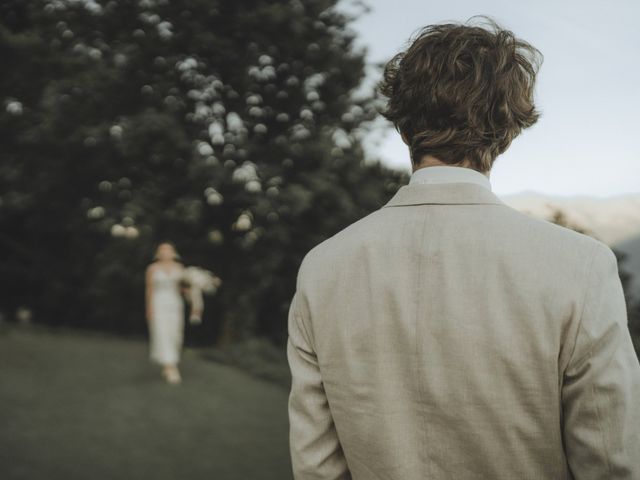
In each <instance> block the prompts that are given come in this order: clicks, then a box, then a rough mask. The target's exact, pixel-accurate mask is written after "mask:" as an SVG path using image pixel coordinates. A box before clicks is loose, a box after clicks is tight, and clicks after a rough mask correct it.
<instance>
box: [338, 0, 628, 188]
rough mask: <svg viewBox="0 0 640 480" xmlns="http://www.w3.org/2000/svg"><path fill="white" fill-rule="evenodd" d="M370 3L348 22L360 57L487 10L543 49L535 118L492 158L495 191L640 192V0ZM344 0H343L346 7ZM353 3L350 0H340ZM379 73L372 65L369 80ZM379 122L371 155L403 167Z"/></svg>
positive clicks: (403, 158) (391, 136) (377, 55)
mask: <svg viewBox="0 0 640 480" xmlns="http://www.w3.org/2000/svg"><path fill="white" fill-rule="evenodd" d="M365 3H366V4H367V5H369V6H370V7H371V8H372V11H371V12H369V13H367V14H365V15H362V16H360V17H359V19H358V20H357V21H356V22H355V23H353V24H352V25H351V26H352V28H353V29H355V30H356V31H357V32H358V34H359V41H358V44H357V45H358V46H360V47H364V46H366V48H367V49H368V57H367V58H368V62H369V63H370V64H373V63H376V62H382V61H387V60H388V59H390V58H391V57H392V56H393V55H394V54H395V53H396V52H398V51H400V50H401V49H403V47H405V42H406V40H407V39H408V38H409V36H410V35H411V34H412V33H414V32H415V31H416V30H417V29H419V28H420V27H422V26H424V25H428V24H432V23H441V22H444V21H465V20H467V19H468V18H469V17H471V16H473V15H479V14H484V15H489V16H491V17H493V18H494V19H495V20H496V21H498V23H500V24H501V25H502V26H503V27H505V28H507V29H509V30H511V31H513V32H514V33H515V34H516V36H518V37H520V38H523V39H524V40H527V41H528V42H530V43H531V44H533V45H534V46H535V47H537V48H538V49H539V50H540V51H541V52H542V53H543V55H544V63H543V65H542V69H541V71H540V74H539V76H538V82H537V87H536V104H537V106H538V109H539V110H540V111H541V112H542V116H541V118H540V120H538V123H537V124H536V125H534V126H533V127H531V128H529V129H527V130H525V131H523V133H522V134H521V135H520V136H519V137H518V138H516V139H515V140H514V141H513V143H512V144H511V147H510V148H509V150H508V151H507V152H506V153H504V154H503V155H501V156H500V157H498V159H497V161H496V163H495V164H494V168H493V171H492V174H491V181H492V185H493V190H494V192H496V193H497V194H511V193H518V192H523V191H536V192H541V193H547V194H553V195H592V196H611V195H619V194H625V193H640V143H639V139H640V120H639V119H640V24H639V23H638V22H639V19H640V1H638V0H612V1H610V2H602V1H594V0H579V1H578V0H565V1H562V2H558V1H551V0H536V1H531V0H529V1H521V2H514V1H507V0H486V1H483V2H477V1H471V0H447V1H438V2H430V1H425V0H393V1H389V0H366V1H365ZM348 5H351V6H349V7H348ZM343 6H344V8H347V7H348V8H349V9H351V10H353V8H354V7H353V2H352V3H349V0H344V3H343ZM379 77H380V73H378V72H376V71H375V70H374V69H373V68H370V76H369V80H368V83H369V84H372V82H373V81H376V80H379ZM380 123H381V125H382V128H381V129H380V130H379V131H376V132H375V133H374V134H373V135H371V137H370V139H369V140H368V141H367V149H368V151H369V152H370V153H369V154H370V156H373V157H379V158H382V159H383V160H384V161H385V162H386V163H388V164H390V165H393V166H395V167H397V168H402V169H406V170H409V154H408V151H407V148H406V146H405V145H404V143H402V141H401V140H400V137H399V135H398V134H397V133H396V132H395V131H394V130H393V129H390V128H388V125H390V124H389V123H388V122H387V121H386V120H383V119H380Z"/></svg>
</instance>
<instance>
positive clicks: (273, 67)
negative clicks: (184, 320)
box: [0, 0, 406, 342]
mask: <svg viewBox="0 0 640 480" xmlns="http://www.w3.org/2000/svg"><path fill="white" fill-rule="evenodd" d="M352 19H353V18H351V17H349V16H347V15H346V14H344V13H341V12H339V11H338V9H337V8H336V1H335V0H312V1H305V2H302V1H296V0H292V1H277V2H273V1H265V0H241V1H234V0H224V1H222V0H221V1H212V0H186V1H182V2H169V1H168V0H138V1H133V0H111V1H104V2H97V1H94V0H29V1H13V2H8V3H7V2H5V3H3V5H2V7H0V53H1V54H2V58H3V59H5V62H6V63H7V64H11V65H12V66H13V67H12V68H11V69H10V70H7V71H6V72H4V73H3V75H2V77H1V78H0V88H1V91H2V92H3V93H2V101H3V102H4V103H3V106H4V109H3V111H2V112H0V132H1V133H0V140H1V141H2V142H3V146H4V148H3V149H2V151H1V152H0V160H1V162H2V163H1V165H2V166H1V167H0V188H1V191H2V192H4V193H3V194H2V197H1V202H2V203H0V230H1V231H2V232H5V233H3V234H2V236H0V244H1V245H2V247H3V250H4V252H5V256H6V257H5V259H4V261H3V262H2V267H1V268H2V272H0V273H1V274H2V280H0V281H1V282H2V285H0V288H3V289H4V291H5V292H9V293H10V295H8V296H7V298H6V299H4V300H3V301H2V304H1V305H0V308H2V309H4V310H7V311H11V310H14V309H15V308H17V307H18V306H20V305H26V306H28V307H30V308H32V309H33V310H34V313H35V318H36V320H37V321H41V322H46V323H51V324H69V325H73V326H81V327H89V328H102V329H111V330H116V331H124V332H132V331H142V329H143V328H144V322H143V312H142V308H143V294H142V282H143V271H144V267H145V264H146V263H147V262H148V261H149V260H150V256H151V253H152V250H153V247H154V246H155V244H156V243H157V242H159V241H161V240H164V239H170V240H172V241H174V242H175V243H176V244H177V246H178V249H179V250H180V251H181V252H182V253H183V255H184V258H185V260H186V262H187V263H189V264H198V265H201V266H203V267H205V268H210V269H212V270H214V271H215V272H216V273H217V274H218V275H219V276H221V277H222V279H223V281H224V284H223V287H222V288H221V289H220V291H219V295H218V296H217V297H216V298H214V299H213V300H212V301H210V303H209V304H208V305H207V309H206V310H207V312H208V315H209V316H211V314H212V313H213V314H215V319H216V320H219V322H218V323H221V324H223V325H224V327H223V331H224V332H225V334H224V337H225V338H227V339H234V338H239V337H242V336H245V335H252V334H262V335H267V336H269V337H271V338H273V339H274V340H277V341H280V342H283V341H284V338H285V337H286V312H287V309H288V305H289V301H290V299H291V296H292V295H293V289H294V287H295V273H296V271H297V268H298V265H299V263H300V261H301V258H302V256H303V255H304V253H306V251H308V250H309V249H310V248H311V247H312V246H314V245H315V244H317V243H318V242H320V241H322V240H323V239H325V238H326V237H327V236H330V235H332V234H333V233H335V232H337V231H338V230H339V229H341V228H343V227H344V226H346V225H348V224H349V223H351V222H353V221H355V220H356V219H358V218H360V217H362V216H364V215H366V214H367V213H369V212H370V211H372V210H374V209H376V208H378V207H379V206H381V205H382V204H383V203H384V202H385V201H386V200H387V199H388V197H389V196H390V194H391V193H392V192H394V191H395V190H396V189H397V187H398V186H399V185H400V184H402V183H404V182H406V174H402V173H399V172H395V171H392V170H389V169H386V168H384V167H382V166H381V165H380V164H379V162H365V161H364V154H363V150H362V146H361V140H362V138H363V135H364V134H365V133H366V132H367V128H368V126H369V122H370V121H372V120H373V118H374V117H375V115H376V109H375V103H374V102H373V101H372V98H359V99H358V98H355V97H354V95H353V91H354V90H355V88H356V87H358V86H359V84H360V82H361V81H362V79H363V76H364V54H365V52H364V51H356V50H355V48H354V46H353V41H354V34H353V32H351V31H350V29H349V28H348V24H349V22H350V21H351V20H352ZM207 312H205V315H207ZM211 319H213V318H211V317H210V320H211ZM218 323H212V322H211V321H209V322H208V326H205V327H203V328H202V331H201V332H200V333H199V335H200V336H201V337H202V338H203V339H205V340H207V341H210V340H211V338H213V336H215V335H216V330H217V325H218Z"/></svg>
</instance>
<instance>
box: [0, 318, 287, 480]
mask: <svg viewBox="0 0 640 480" xmlns="http://www.w3.org/2000/svg"><path fill="white" fill-rule="evenodd" d="M181 370H182V374H183V384H182V385H180V386H177V387H174V386H169V385H167V384H165V383H164V382H163V381H162V379H161V378H160V375H159V370H158V369H157V368H156V367H155V366H152V365H151V364H150V363H149V361H148V360H147V346H146V344H145V343H142V342H138V341H132V340H122V339H118V338H112V337H101V336H96V335H83V334H78V333H68V332H67V333H53V332H50V331H46V330H37V329H9V330H6V331H4V332H3V333H2V334H0V478H2V479H4V480H14V479H48V480H57V479H65V480H73V479H82V480H84V479H92V480H101V479H140V480H144V479H153V480H164V479H180V480H183V479H184V480H198V479H205V478H206V479H207V480H227V479H228V480H234V479H242V480H260V479H278V480H283V479H284V480H286V479H290V478H291V473H290V472H291V466H290V460H289V451H288V422H287V396H288V390H287V389H286V388H283V386H282V385H277V384H274V383H273V382H267V381H265V380H261V379H259V378H256V377H255V376H251V375H249V374H247V373H245V372H243V371H241V370H238V369H236V368H234V367H231V366H226V365H221V364H218V363H215V362H212V361H208V360H206V359H205V357H204V356H203V355H201V354H200V353H199V352H198V351H193V350H186V351H185V352H184V356H183V361H182V365H181Z"/></svg>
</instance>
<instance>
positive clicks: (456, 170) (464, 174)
mask: <svg viewBox="0 0 640 480" xmlns="http://www.w3.org/2000/svg"><path fill="white" fill-rule="evenodd" d="M416 183H475V184H478V185H481V186H483V187H484V188H486V189H488V190H489V191H491V182H490V181H489V178H488V177H487V176H486V175H484V174H482V173H480V172H479V171H477V170H473V169H472V168H467V167H454V166H451V165H436V166H432V167H422V168H420V169H418V170H416V171H415V172H413V174H412V175H411V178H410V179H409V184H416Z"/></svg>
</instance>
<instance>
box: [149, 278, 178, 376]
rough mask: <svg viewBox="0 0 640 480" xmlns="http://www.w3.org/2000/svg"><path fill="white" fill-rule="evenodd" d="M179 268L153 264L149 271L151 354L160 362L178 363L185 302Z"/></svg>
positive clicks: (163, 363) (162, 363)
mask: <svg viewBox="0 0 640 480" xmlns="http://www.w3.org/2000/svg"><path fill="white" fill-rule="evenodd" d="M181 275H182V273H181V272H180V270H178V269H173V270H171V272H167V271H166V270H164V269H162V268H156V269H155V270H154V271H153V274H152V281H153V293H152V298H151V302H152V305H153V319H152V321H151V323H150V325H149V336H150V340H151V348H150V358H151V360H152V361H155V362H157V363H159V364H161V365H171V364H173V365H177V364H178V362H179V360H180V351H181V350H182V342H183V335H184V304H183V301H182V296H181V295H180V286H179V282H180V277H181Z"/></svg>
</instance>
